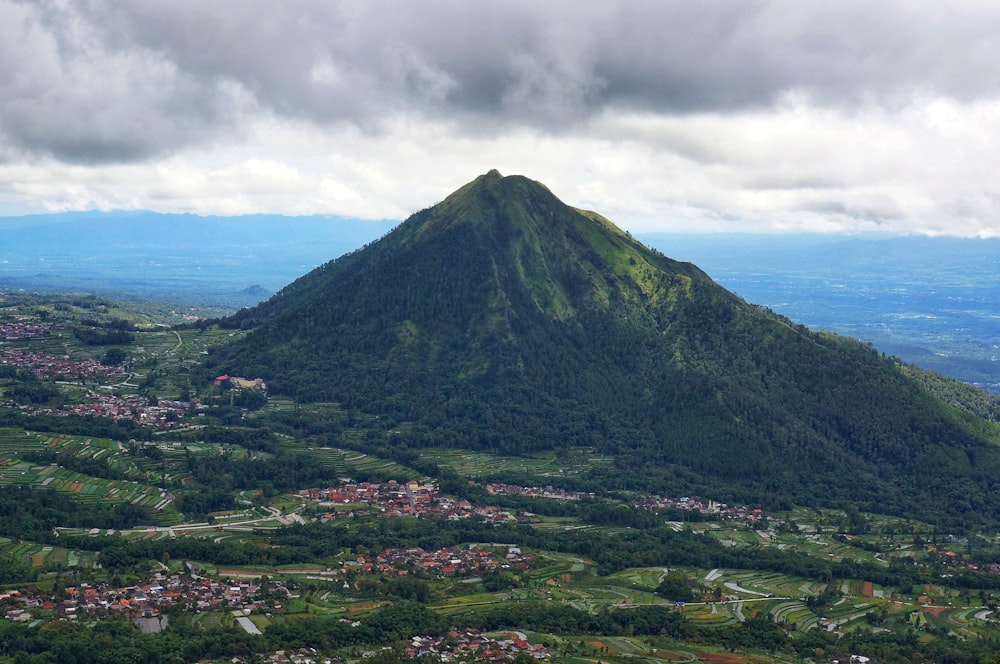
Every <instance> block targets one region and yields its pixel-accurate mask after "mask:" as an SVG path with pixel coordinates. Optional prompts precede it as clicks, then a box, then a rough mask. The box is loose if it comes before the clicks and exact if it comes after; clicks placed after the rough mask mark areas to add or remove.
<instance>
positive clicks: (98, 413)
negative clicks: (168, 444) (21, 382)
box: [18, 392, 191, 431]
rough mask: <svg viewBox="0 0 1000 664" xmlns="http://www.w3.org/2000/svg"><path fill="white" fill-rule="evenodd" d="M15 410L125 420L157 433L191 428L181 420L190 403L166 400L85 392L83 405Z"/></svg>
mask: <svg viewBox="0 0 1000 664" xmlns="http://www.w3.org/2000/svg"><path fill="white" fill-rule="evenodd" d="M18 408H19V409H20V410H21V411H22V412H24V413H25V414H27V415H55V416H66V415H79V416H87V415H92V416H94V417H106V418H109V419H112V420H114V421H116V422H119V421H122V420H129V421H133V422H136V423H138V424H141V425H143V426H148V427H151V428H153V429H156V430H158V431H165V430H169V429H179V428H187V427H189V426H191V425H190V423H189V422H184V421H182V420H181V418H182V417H184V416H185V415H186V414H187V413H188V411H189V410H190V408H191V403H190V402H187V401H171V400H166V399H160V400H156V401H153V400H150V399H148V398H147V397H144V396H140V395H129V396H115V395H112V394H96V393H94V392H88V393H87V396H86V399H85V400H84V401H82V402H80V403H73V404H67V405H65V406H63V407H61V408H52V407H47V406H35V405H30V404H25V405H21V406H18Z"/></svg>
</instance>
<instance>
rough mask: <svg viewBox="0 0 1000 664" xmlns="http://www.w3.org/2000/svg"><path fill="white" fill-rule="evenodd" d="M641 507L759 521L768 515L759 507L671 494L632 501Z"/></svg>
mask: <svg viewBox="0 0 1000 664" xmlns="http://www.w3.org/2000/svg"><path fill="white" fill-rule="evenodd" d="M632 504H633V505H634V506H635V507H638V508H639V509H644V510H649V511H651V512H659V511H661V510H666V509H679V510H691V511H695V512H700V513H702V514H718V515H719V516H720V517H721V518H725V519H738V520H740V521H759V520H761V519H765V518H767V516H766V515H765V514H764V513H763V512H762V511H761V510H759V509H755V508H753V507H747V506H746V505H727V504H726V503H717V502H715V501H714V500H711V499H710V498H701V497H699V496H682V497H680V498H672V497H669V496H646V497H644V498H642V499H640V500H636V501H634V502H633V503H632Z"/></svg>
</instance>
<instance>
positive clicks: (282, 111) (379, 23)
mask: <svg viewBox="0 0 1000 664" xmlns="http://www.w3.org/2000/svg"><path fill="white" fill-rule="evenodd" d="M998 29H1000V8H997V7H993V6H992V5H984V4H982V3H977V2H972V1H971V0H970V1H969V2H956V3H950V4H949V5H948V6H947V7H945V6H943V5H941V4H940V3H937V2H929V1H924V0H906V1H903V0H898V1H893V0H890V1H888V2H883V3H870V2H865V1H862V0H844V2H838V3H835V4H829V5H815V4H804V3H800V2H797V1H795V0H765V1H764V2H759V3H746V4H739V5H735V6H734V5H733V4H732V3H730V2H722V1H719V2H717V1H714V0H705V2H699V3H689V2H684V1H680V0H678V1H670V0H667V1H665V2H664V1H656V2H642V1H638V2H627V3H626V2H622V3H615V2H612V3H605V4H601V5H595V6H589V5H588V6H581V5H580V4H579V3H573V2H568V1H567V2H562V1H560V0H555V1H554V2H550V3H534V2H528V1H527V0H524V1H523V2H521V1H515V2H510V3H494V4H486V5H483V4H481V3H457V4H456V3H451V2H435V1H431V2H427V3H420V4H419V5H414V4H405V3H404V4H393V3H390V4H388V5H383V4H382V3H381V2H379V1H378V0H375V1H373V2H372V3H363V4H358V3H321V4H315V3H309V2H296V1H294V0H291V1H290V2H287V3H271V2H264V1H263V0H244V1H243V2H240V3H238V4H231V3H230V2H228V0H218V2H213V3H202V2H195V1H194V0H171V1H169V2H168V1H166V0H153V1H151V2H144V3H139V4H124V5H123V4H120V3H111V2H106V1H104V0H93V2H88V3H71V2H50V3H38V4H35V3H18V2H12V1H11V0H0V98H2V99H3V100H4V101H3V103H2V104H0V213H8V214H10V213H18V212H30V211H41V210H68V209H85V208H98V209H113V208H147V209H153V210H159V211H190V212H198V213H203V214H237V213H245V212H279V213H287V214H305V213H330V214H344V215H351V216H360V217H369V218H401V217H404V216H406V215H408V214H409V213H412V212H414V211H416V210H418V209H421V208H423V207H426V206H428V205H430V204H432V203H434V202H437V201H438V200H440V199H441V198H443V197H444V196H445V195H447V194H448V193H449V192H450V191H452V190H454V189H455V188H457V187H458V186H460V185H461V184H463V183H465V182H467V181H468V180H470V179H472V178H473V177H475V176H476V175H478V174H481V173H484V172H486V171H487V170H489V169H490V168H498V169H499V170H500V171H501V172H504V173H521V174H524V175H527V176H529V177H532V178H534V179H537V180H540V181H542V182H544V183H546V184H547V185H548V186H549V187H550V188H551V189H552V190H553V191H554V192H555V193H556V194H557V195H559V196H560V197H562V198H563V199H564V200H565V201H566V202H568V203H570V204H573V205H578V206H581V207H588V208H592V209H595V210H598V211H599V212H602V213H603V214H605V215H606V216H609V217H611V218H612V219H613V220H615V221H617V222H618V223H619V224H621V225H623V226H625V227H628V228H630V229H633V230H652V229H658V228H660V229H675V230H676V229H684V230H746V229H788V230H792V229H800V230H823V231H830V232H833V231H854V230H870V229H881V230H892V231H897V232H923V233H930V234H940V233H948V234H958V235H981V236H1000V215H998V208H997V200H998V197H1000V190H998V189H1000V188H998V185H997V184H996V183H995V182H994V178H993V173H995V172H997V168H998V167H1000V73H998V72H1000V70H998V69H997V68H996V67H995V66H994V65H993V63H994V62H996V61H997V60H1000V42H998V41H997V40H996V39H995V38H994V35H995V34H996V33H997V31H998Z"/></svg>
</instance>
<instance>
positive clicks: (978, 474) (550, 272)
mask: <svg viewBox="0 0 1000 664" xmlns="http://www.w3.org/2000/svg"><path fill="white" fill-rule="evenodd" d="M223 324H224V325H229V326H232V327H241V328H245V327H254V328H255V329H254V331H253V332H252V333H251V334H250V335H248V336H247V337H246V339H244V340H242V341H241V342H238V343H236V344H233V345H230V346H223V347H220V348H217V349H215V350H214V352H213V354H212V355H211V356H210V358H209V367H208V369H207V371H208V373H206V376H207V375H214V374H215V373H221V372H229V373H242V374H244V375H253V376H262V377H264V378H265V379H266V380H267V382H268V385H269V388H270V389H271V390H272V391H274V392H276V393H280V394H286V395H290V396H293V397H295V398H296V399H298V400H300V401H319V400H322V401H333V402H337V403H339V404H340V405H341V406H342V407H343V408H345V409H356V410H359V411H361V412H364V413H368V414H371V415H373V416H377V418H378V420H377V421H378V424H379V427H380V430H381V431H392V440H391V442H392V446H393V448H394V449H395V450H397V451H398V453H399V454H405V453H406V451H407V450H419V449H420V448H421V447H423V446H428V445H433V446H442V445H445V446H454V447H474V448H478V449H482V450H487V451H491V452H496V453H503V454H523V453H528V452H532V451H536V450H540V449H552V448H557V447H560V446H566V445H570V446H582V447H595V448H597V449H598V451H599V452H600V453H601V454H602V455H611V456H614V457H616V459H617V460H618V464H619V465H618V467H617V468H616V469H612V470H610V471H602V473H603V474H602V476H601V477H600V478H596V477H595V478H594V479H595V481H598V482H601V483H603V485H604V487H606V488H632V489H643V490H670V491H677V490H684V491H688V492H699V493H705V494H709V495H713V496H718V497H719V498H722V499H727V500H739V501H741V502H752V503H753V502H755V503H764V502H765V501H768V500H770V501H777V502H779V503H784V504H789V503H791V502H797V503H800V504H802V503H804V504H824V505H845V504H850V503H854V504H857V505H858V506H859V507H860V508H861V509H863V510H868V511H879V512H889V513H893V514H907V513H909V514H914V513H917V512H918V510H919V511H920V512H921V514H922V516H924V517H928V518H934V519H939V520H952V522H957V523H958V524H959V525H969V523H970V522H973V521H974V520H978V519H982V518H987V519H993V520H995V519H997V518H1000V494H997V493H996V492H994V491H992V490H991V486H992V483H993V481H994V480H993V478H994V477H996V476H997V474H998V472H1000V448H997V447H996V446H994V445H992V444H990V442H989V441H990V440H991V435H989V432H988V431H986V430H985V429H984V428H983V427H982V426H980V424H979V421H978V420H975V418H974V417H972V416H971V415H968V414H967V413H960V412H959V411H957V410H956V409H955V408H952V407H949V406H947V405H946V404H944V403H943V402H941V401H940V400H938V399H937V398H936V397H935V396H933V395H932V394H931V393H930V392H928V390H927V389H926V388H925V387H923V386H921V385H919V384H918V383H916V382H914V381H913V380H911V379H910V378H909V377H907V376H906V375H905V374H904V372H903V371H902V370H901V368H900V366H899V365H898V363H897V362H895V361H894V360H892V359H887V358H884V357H883V356H880V355H879V354H878V353H877V352H875V351H874V350H873V349H872V348H870V347H868V346H864V345H862V344H859V343H857V342H854V341H852V340H849V339H845V338H842V337H837V336H835V335H830V334H818V333H814V332H810V331H809V330H807V329H805V328H804V327H802V326H797V325H794V324H792V323H790V322H789V321H787V320H785V319H782V318H780V317H778V316H775V315H774V314H772V313H770V312H767V311H765V310H762V309H760V308H758V307H754V306H751V305H748V304H747V303H745V302H743V301H742V300H740V299H739V298H737V297H735V296H733V295H732V294H730V293H728V292H726V291H725V290H723V289H722V288H720V287H718V286H717V285H716V284H714V283H713V282H712V281H711V280H710V279H709V278H708V277H707V276H706V275H704V274H703V273H702V272H700V271H699V270H698V269H697V268H695V267H694V266H692V265H689V264H684V263H678V262H675V261H672V260H670V259H668V258H666V257H665V256H663V255H661V254H659V253H658V252H655V251H651V250H649V249H647V248H645V247H644V246H642V245H641V244H639V243H638V242H636V241H634V240H633V239H632V238H631V237H629V236H628V235H627V234H625V233H623V232H622V231H620V230H619V229H617V228H615V227H614V226H613V225H612V224H610V222H608V221H607V220H605V219H603V218H602V217H600V216H599V215H595V214H593V213H581V212H579V211H577V210H573V209H571V208H569V207H567V206H565V205H564V204H562V203H561V202H560V201H559V200H558V199H557V198H555V197H554V196H553V195H552V194H551V193H550V192H549V191H548V190H547V189H545V188H544V187H542V186H540V185H539V184H537V183H534V182H531V181H530V180H526V179H525V178H519V177H509V178H503V177H501V176H500V175H499V174H497V173H495V172H493V173H490V174H487V175H485V176H483V177H481V178H479V179H477V180H475V181H474V182H472V183H470V184H469V185H467V186H465V187H463V188H462V189H460V190H459V191H457V192H456V193H455V194H453V195H452V196H450V197H448V198H447V199H446V200H445V201H444V202H442V203H441V204H439V205H437V206H434V207H433V208H429V209H427V210H423V211H421V212H419V213H417V214H415V215H413V217H411V218H410V219H408V220H407V221H406V222H404V223H403V224H402V225H400V226H399V227H398V228H397V229H396V230H394V231H393V232H392V233H390V234H389V235H387V236H385V237H384V238H383V239H381V240H379V241H378V242H375V243H373V244H372V245H369V246H368V247H365V248H364V249H362V250H359V251H357V252H354V253H352V254H349V255H347V256H344V257H342V258H340V259H338V260H336V261H333V262H331V263H328V264H326V265H324V266H322V267H320V268H318V269H317V270H315V271H313V272H311V273H309V274H307V275H305V276H303V277H302V278H300V279H299V280H297V281H296V282H294V283H293V284H291V285H289V286H288V287H287V288H285V289H283V290H282V291H281V292H280V293H279V294H278V295H276V296H275V297H274V298H272V299H271V300H269V301H268V302H266V303H264V304H261V305H260V306H258V307H255V308H253V309H248V310H244V311H242V312H240V313H239V314H237V315H236V316H234V317H233V318H231V319H228V320H226V321H223ZM401 425H405V426H401ZM373 433H375V434H376V435H377V433H378V432H373ZM382 435H383V436H384V435H385V434H382ZM636 467H642V468H643V469H644V472H643V473H642V474H637V473H634V472H633V469H634V468H636ZM963 521H964V523H962V522H963Z"/></svg>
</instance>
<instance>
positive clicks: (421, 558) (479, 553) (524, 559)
mask: <svg viewBox="0 0 1000 664" xmlns="http://www.w3.org/2000/svg"><path fill="white" fill-rule="evenodd" d="M506 548H507V553H506V556H505V557H504V558H503V559H500V558H498V557H497V554H494V553H493V552H492V551H490V550H489V549H486V548H482V547H479V546H476V545H474V544H473V545H469V546H466V547H458V546H449V547H445V548H443V549H438V550H436V551H425V550H423V549H421V548H420V547H412V548H409V549H386V550H385V551H382V552H380V553H369V554H367V555H359V556H357V558H355V559H354V560H348V561H346V562H344V564H343V566H342V568H341V569H342V571H345V572H347V571H352V570H353V571H354V572H356V573H360V574H383V575H385V576H406V575H408V574H412V573H419V574H429V575H434V576H440V577H451V576H468V577H480V576H482V575H483V573H485V572H490V571H495V570H500V569H510V568H512V567H513V568H515V569H518V570H521V571H524V570H527V569H528V566H529V564H530V562H531V560H532V558H533V556H532V555H531V554H530V553H524V552H522V551H521V549H520V548H518V547H516V546H507V547H506Z"/></svg>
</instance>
